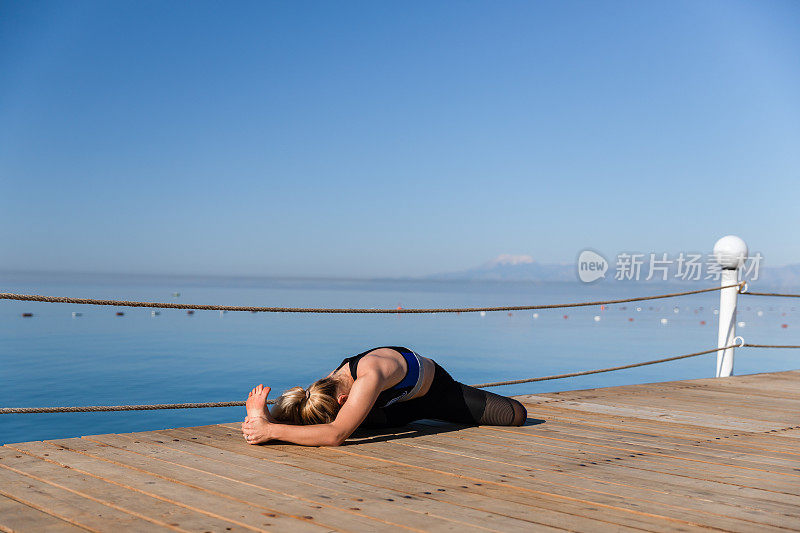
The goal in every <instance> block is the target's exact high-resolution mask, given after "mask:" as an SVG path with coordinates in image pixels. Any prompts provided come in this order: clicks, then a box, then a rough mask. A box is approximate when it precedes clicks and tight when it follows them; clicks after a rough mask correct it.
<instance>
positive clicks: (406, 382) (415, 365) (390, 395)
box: [334, 346, 423, 407]
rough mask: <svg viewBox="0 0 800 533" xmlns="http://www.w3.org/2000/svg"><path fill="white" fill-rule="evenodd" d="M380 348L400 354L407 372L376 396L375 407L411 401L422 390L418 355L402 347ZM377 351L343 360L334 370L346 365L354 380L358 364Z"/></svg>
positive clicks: (420, 362)
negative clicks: (396, 382) (389, 349)
mask: <svg viewBox="0 0 800 533" xmlns="http://www.w3.org/2000/svg"><path fill="white" fill-rule="evenodd" d="M380 348H391V349H392V350H395V351H397V352H400V355H402V356H403V358H404V359H405V360H406V364H407V366H408V370H407V371H406V375H405V376H404V377H403V379H401V380H400V383H398V384H397V385H394V386H392V387H389V388H388V389H386V390H384V391H382V392H381V393H380V394H379V395H378V399H377V400H375V407H386V406H388V405H391V404H393V403H397V402H404V401H406V400H410V399H413V398H414V396H416V394H417V393H418V392H419V390H420V389H421V388H422V381H423V376H422V375H423V370H422V360H421V359H420V357H419V355H417V354H416V353H415V352H413V351H411V350H409V349H408V348H403V347H402V346H380ZM377 349H378V348H371V349H369V350H367V351H366V352H361V353H360V354H358V355H354V356H352V357H347V358H345V359H344V360H343V361H342V362H341V364H340V365H339V366H337V367H336V370H339V369H340V368H342V367H343V366H344V365H345V364H347V365H348V366H349V368H350V375H351V376H353V379H356V370H357V369H358V362H359V361H361V359H362V358H363V357H364V356H365V355H367V354H368V353H370V352H372V351H375V350H377ZM336 370H334V372H336Z"/></svg>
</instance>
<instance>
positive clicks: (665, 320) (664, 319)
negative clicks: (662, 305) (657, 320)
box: [661, 318, 669, 326]
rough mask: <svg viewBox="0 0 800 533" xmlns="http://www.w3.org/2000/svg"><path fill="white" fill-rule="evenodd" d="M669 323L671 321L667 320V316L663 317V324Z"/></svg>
mask: <svg viewBox="0 0 800 533" xmlns="http://www.w3.org/2000/svg"><path fill="white" fill-rule="evenodd" d="M668 323H669V320H667V319H666V318H662V319H661V325H664V326H665V325H667V324H668Z"/></svg>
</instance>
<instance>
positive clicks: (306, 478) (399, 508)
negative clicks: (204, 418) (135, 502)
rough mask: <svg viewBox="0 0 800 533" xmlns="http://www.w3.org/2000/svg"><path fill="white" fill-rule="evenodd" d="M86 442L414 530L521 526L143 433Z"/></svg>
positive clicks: (356, 483) (494, 516) (241, 444)
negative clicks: (276, 488)
mask: <svg viewBox="0 0 800 533" xmlns="http://www.w3.org/2000/svg"><path fill="white" fill-rule="evenodd" d="M89 438H90V440H93V441H95V442H100V443H103V444H108V445H110V446H115V447H119V448H121V449H126V450H131V451H135V452H137V453H144V454H147V455H148V456H150V457H157V458H159V459H162V460H167V461H170V462H172V463H175V464H180V465H184V466H189V467H192V468H197V469H199V470H202V471H204V472H208V473H212V474H224V475H227V476H229V477H231V478H233V479H236V480H237V481H241V482H244V483H254V484H261V483H264V481H265V478H269V481H270V482H272V483H276V484H279V485H291V486H292V491H293V492H294V493H296V494H297V493H300V494H302V493H304V492H305V493H307V494H309V495H317V494H320V493H321V494H322V495H324V496H325V499H326V501H327V502H328V503H329V504H331V505H338V506H340V507H341V508H343V509H346V508H349V509H351V510H352V509H355V510H358V511H361V512H362V513H364V514H365V515H367V516H370V517H372V518H375V519H379V520H381V521H389V522H393V523H396V524H403V525H404V526H406V527H410V528H415V529H419V530H436V531H453V530H457V529H460V528H463V527H470V528H477V529H484V530H488V531H504V530H506V529H507V528H509V527H512V528H520V527H523V526H524V525H525V523H524V522H521V521H518V520H513V521H509V520H508V519H506V518H505V517H502V516H500V515H493V514H491V513H480V514H479V515H478V514H474V513H470V512H469V511H468V510H460V511H459V510H456V511H455V512H454V510H453V509H452V507H451V506H446V505H441V504H440V503H439V502H436V501H429V500H428V499H425V498H413V500H414V501H413V502H411V503H412V505H404V504H406V502H408V501H409V500H408V499H406V498H403V497H402V496H400V495H398V494H396V493H392V492H389V491H383V492H381V491H376V490H375V488H374V487H369V486H367V485H364V484H362V483H359V482H352V481H350V482H344V483H343V482H342V480H341V479H338V478H335V477H333V476H323V475H319V474H314V473H312V472H309V471H307V470H305V469H299V468H296V467H288V466H285V465H279V464H272V465H269V467H268V468H267V467H265V466H264V465H261V464H259V463H260V462H259V461H257V460H254V459H253V458H252V457H250V456H247V455H241V454H239V453H234V452H230V451H229V452H227V453H221V452H217V453H216V454H205V453H203V454H200V453H187V452H186V451H184V450H179V449H175V448H173V447H170V446H169V445H168V442H166V441H164V440H161V439H157V438H151V437H150V436H148V435H146V434H145V435H142V434H134V435H99V436H93V437H89ZM172 442H174V441H172ZM237 444H238V448H239V449H240V450H241V449H245V448H248V447H249V445H248V444H246V443H244V442H240V443H237ZM237 451H239V450H237ZM387 498H394V499H397V500H399V503H398V504H394V503H392V502H388V501H387ZM470 515H472V516H471V518H472V520H470Z"/></svg>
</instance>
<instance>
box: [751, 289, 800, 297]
mask: <svg viewBox="0 0 800 533" xmlns="http://www.w3.org/2000/svg"><path fill="white" fill-rule="evenodd" d="M742 294H749V295H750V296H780V297H781V298H800V294H784V293H780V292H750V291H747V292H743V293H742Z"/></svg>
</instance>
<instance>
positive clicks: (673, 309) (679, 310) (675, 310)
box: [672, 306, 681, 315]
mask: <svg viewBox="0 0 800 533" xmlns="http://www.w3.org/2000/svg"><path fill="white" fill-rule="evenodd" d="M672 312H673V313H675V314H676V315H677V314H678V313H680V312H681V308H680V307H677V306H676V307H673V308H672Z"/></svg>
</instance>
